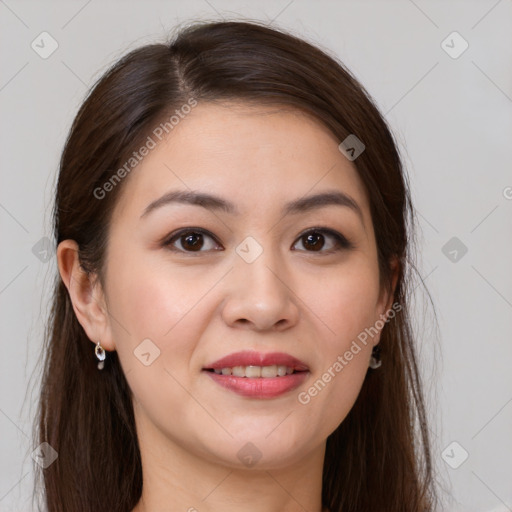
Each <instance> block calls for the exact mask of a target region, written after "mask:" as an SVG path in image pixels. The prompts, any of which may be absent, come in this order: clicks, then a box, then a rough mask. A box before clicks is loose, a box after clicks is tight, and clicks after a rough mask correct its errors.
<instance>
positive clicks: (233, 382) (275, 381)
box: [206, 372, 309, 398]
mask: <svg viewBox="0 0 512 512" xmlns="http://www.w3.org/2000/svg"><path fill="white" fill-rule="evenodd" d="M206 373H207V374H208V375H209V376H210V378H212V379H213V380H214V381H215V382H216V383H217V384H220V385H221V386H223V387H225V388H226V389H229V390H230V391H234V392H235V393H237V394H239V395H242V396H247V397H251V398H275V397H278V396H281V395H284V394H285V393H288V392H289V391H292V390H293V389H296V388H298V387H299V386H300V385H301V384H302V383H303V382H304V380H305V379H306V377H307V376H308V375H309V372H297V373H292V374H291V375H285V376H283V377H267V378H264V377H258V378H250V377H234V376H233V375H222V374H218V373H215V372H206Z"/></svg>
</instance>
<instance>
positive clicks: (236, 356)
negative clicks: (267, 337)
mask: <svg viewBox="0 0 512 512" xmlns="http://www.w3.org/2000/svg"><path fill="white" fill-rule="evenodd" d="M273 365H276V366H288V367H290V368H293V369H294V370H295V371H305V370H308V366H307V365H306V364H305V363H303V362H302V361H300V360H299V359H297V358H296V357H293V356H291V355H289V354H285V353H284V352H269V353H266V354H265V353H261V352H255V351H247V350H246V351H242V352H234V353H233V354H229V355H227V356H225V357H222V358H220V359H218V360H217V361H214V362H213V363H210V364H209V365H207V366H205V367H204V369H205V370H222V368H233V367H234V366H273Z"/></svg>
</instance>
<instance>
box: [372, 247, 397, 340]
mask: <svg viewBox="0 0 512 512" xmlns="http://www.w3.org/2000/svg"><path fill="white" fill-rule="evenodd" d="M389 265H390V269H391V281H390V282H391V286H390V287H389V288H386V289H384V290H382V292H381V294H380V297H379V303H378V307H377V312H378V314H379V316H378V320H383V321H384V322H385V321H386V320H387V317H388V312H389V311H390V309H391V307H392V305H393V299H394V297H395V289H396V284H397V282H398V275H399V274H400V262H399V261H398V258H397V257H393V258H392V259H391V261H390V263H389ZM392 313H393V316H394V315H395V312H394V311H392ZM379 341H380V333H379V335H378V336H376V339H375V343H374V346H375V345H377V344H378V343H379Z"/></svg>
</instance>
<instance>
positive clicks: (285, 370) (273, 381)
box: [203, 351, 309, 398]
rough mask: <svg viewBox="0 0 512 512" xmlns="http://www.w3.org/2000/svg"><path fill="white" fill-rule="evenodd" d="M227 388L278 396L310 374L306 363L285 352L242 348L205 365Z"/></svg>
mask: <svg viewBox="0 0 512 512" xmlns="http://www.w3.org/2000/svg"><path fill="white" fill-rule="evenodd" d="M203 372H204V373H206V374H207V375H208V376H209V377H211V379H212V380H213V381H214V382H215V383H217V384H219V385H220V386H222V387H223V388H225V389H228V390H230V391H233V392H235V393H237V394H239V395H242V396H245V397H251V398H275V397H278V396H281V395H283V394H285V393H287V392H289V391H292V390H293V389H295V388H297V387H298V386H300V384H302V382H304V380H305V379H306V378H307V376H308V375H309V368H308V367H307V365H306V364H305V363H303V362H302V361H299V360H298V359H296V358H294V357H292V356H290V355H288V354H284V353H271V354H263V353H258V352H249V351H246V352H238V353H235V354H231V355H229V356H226V357H223V358H222V359H219V360H218V361H215V362H214V363H211V364H210V365H208V366H206V367H205V368H203Z"/></svg>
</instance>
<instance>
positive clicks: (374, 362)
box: [368, 345, 382, 370]
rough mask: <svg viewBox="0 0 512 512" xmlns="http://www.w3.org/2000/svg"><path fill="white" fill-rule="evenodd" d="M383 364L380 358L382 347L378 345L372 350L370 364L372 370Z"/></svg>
mask: <svg viewBox="0 0 512 512" xmlns="http://www.w3.org/2000/svg"><path fill="white" fill-rule="evenodd" d="M381 365H382V361H381V358H380V347H379V346H378V345H376V346H375V347H373V350H372V357H370V364H369V365H368V366H369V367H370V368H371V369H372V370H375V369H377V368H379V367H380V366H381Z"/></svg>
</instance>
